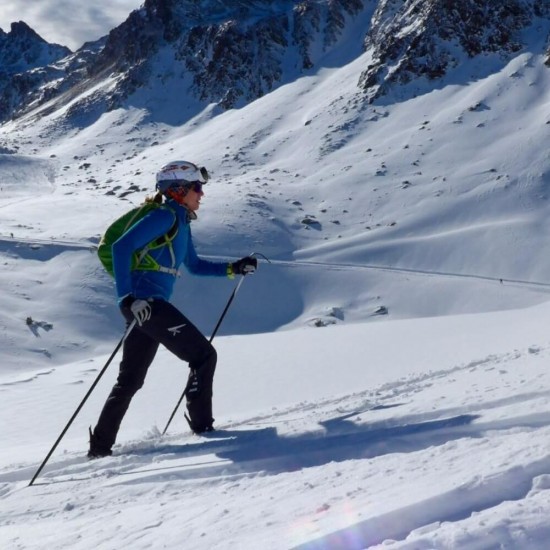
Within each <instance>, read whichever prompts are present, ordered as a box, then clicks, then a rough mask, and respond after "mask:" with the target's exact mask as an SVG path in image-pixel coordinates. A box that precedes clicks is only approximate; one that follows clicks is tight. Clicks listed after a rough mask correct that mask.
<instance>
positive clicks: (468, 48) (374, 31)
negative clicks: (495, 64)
mask: <svg viewBox="0 0 550 550" xmlns="http://www.w3.org/2000/svg"><path fill="white" fill-rule="evenodd" d="M549 16H550V4H549V3H548V2H547V0H500V1H499V2H488V1H487V0H426V1H423V2H418V1H417V0H380V2H379V5H378V8H377V10H376V13H375V15H374V16H373V20H372V26H371V29H370V30H369V32H368V34H367V37H366V39H365V49H370V50H371V51H372V52H373V62H372V63H371V65H370V66H369V67H367V69H366V70H365V71H364V72H363V73H362V74H361V77H360V80H359V85H360V87H362V88H363V89H364V90H370V91H371V93H370V99H371V100H372V99H374V98H376V97H379V96H381V95H383V94H384V93H385V92H386V91H387V89H388V88H389V86H391V85H392V84H395V83H400V84H404V83H407V82H410V81H411V80H413V79H415V78H417V77H419V76H425V77H427V78H428V79H436V78H439V77H441V76H443V75H444V74H446V72H447V70H448V69H449V68H452V67H455V66H457V65H458V64H459V63H460V58H461V56H462V54H466V55H467V56H468V57H474V56H476V55H479V54H483V53H495V52H499V53H501V54H503V55H506V54H509V53H513V52H517V51H519V50H520V49H522V48H523V43H522V40H521V35H520V31H521V30H522V29H524V28H525V27H526V26H528V25H529V24H530V23H531V22H532V21H533V20H534V18H535V17H539V18H548V17H549ZM390 67H391V69H390Z"/></svg>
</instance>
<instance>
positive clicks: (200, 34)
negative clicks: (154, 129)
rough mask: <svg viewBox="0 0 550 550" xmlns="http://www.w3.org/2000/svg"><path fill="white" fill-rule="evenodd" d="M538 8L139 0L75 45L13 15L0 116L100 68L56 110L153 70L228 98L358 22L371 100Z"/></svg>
mask: <svg viewBox="0 0 550 550" xmlns="http://www.w3.org/2000/svg"><path fill="white" fill-rule="evenodd" d="M375 8H376V9H375ZM373 12H374V15H372V17H371V14H372V13H373ZM537 18H538V19H537ZM549 18H550V3H549V2H548V0H499V1H496V0H495V1H492V0H491V1H489V0H301V1H298V2H297V1H295V0H249V1H245V0H201V1H200V2H199V1H197V0H145V3H144V5H143V7H142V8H141V9H139V10H135V11H133V12H132V13H131V14H130V15H129V17H128V19H127V20H126V21H125V22H124V23H122V24H121V25H119V26H118V27H116V28H115V29H113V30H112V31H111V32H110V33H109V34H108V36H106V37H104V38H103V39H101V40H98V41H97V42H93V43H89V44H86V45H84V46H83V47H82V48H80V49H79V50H78V51H77V52H75V53H74V54H70V52H69V51H68V50H67V48H62V47H61V46H55V45H50V44H47V43H45V42H44V41H43V40H42V39H41V38H40V37H39V36H38V35H36V33H34V31H32V30H31V29H29V28H28V27H27V26H26V25H25V24H24V23H17V24H14V26H13V27H12V32H11V33H10V34H9V35H6V34H5V33H3V32H2V31H0V62H1V64H0V122H3V121H6V120H8V119H10V118H16V117H18V116H20V115H22V114H24V113H25V112H27V111H28V110H29V109H30V108H32V107H36V106H40V105H44V104H45V102H47V101H50V103H48V109H49V110H55V109H56V108H58V107H60V106H62V105H64V104H65V103H67V101H69V100H73V99H75V98H78V96H79V94H80V93H81V92H83V91H85V90H86V89H89V88H91V87H92V86H95V85H97V84H101V82H102V81H104V80H105V79H107V78H111V77H115V79H114V80H116V84H115V85H114V86H109V87H108V91H96V92H94V94H92V95H88V96H87V97H86V99H81V100H77V101H76V102H75V103H74V104H73V105H72V106H71V109H70V110H69V111H68V113H67V115H66V116H72V117H74V118H78V117H79V116H80V115H86V116H88V115H89V113H90V112H91V111H94V112H96V113H99V112H104V111H106V110H109V109H113V108H116V107H119V106H123V105H124V104H125V103H126V102H127V101H128V99H129V98H131V97H132V94H134V93H135V92H136V91H137V90H140V89H147V88H148V87H153V86H155V85H156V84H157V81H159V79H160V81H161V82H167V81H170V80H171V81H173V82H175V83H176V85H177V86H182V87H183V86H185V87H186V89H185V90H183V89H182V95H185V94H188V93H189V92H191V94H192V95H194V96H195V97H196V98H197V99H198V100H200V101H204V102H205V103H215V104H217V105H219V106H221V107H222V108H225V109H228V108H232V107H236V106H239V105H243V104H246V103H247V102H250V101H253V100H254V99H257V98H259V97H261V96H262V95H264V94H267V93H269V92H270V91H272V90H273V89H274V88H276V87H277V86H280V85H281V84H283V83H285V82H289V81H292V80H294V79H296V78H298V77H299V76H300V75H301V74H303V72H304V71H308V70H310V69H313V68H316V67H318V66H319V64H320V63H321V62H322V59H323V56H324V55H326V54H327V53H329V52H331V51H336V50H338V48H339V47H340V48H341V40H342V39H343V37H344V36H345V34H346V31H347V27H348V26H349V25H350V23H354V24H355V23H357V22H359V24H360V25H362V24H363V22H364V26H365V28H364V35H363V37H366V38H364V44H363V46H364V49H365V50H368V51H369V52H370V53H371V54H372V56H371V62H370V65H369V66H367V67H366V68H365V70H364V71H363V72H362V74H361V76H360V78H359V89H362V90H364V91H365V92H366V94H365V96H366V100H367V101H372V100H374V99H375V98H377V97H380V96H382V95H384V94H385V93H387V92H388V91H389V90H390V88H391V87H393V86H396V85H400V84H406V83H408V82H411V81H412V80H415V79H418V78H419V77H425V78H427V79H431V80H434V79H438V78H440V77H442V76H443V75H445V74H446V73H447V72H448V71H449V70H450V69H452V68H453V67H455V66H457V65H458V64H460V63H461V62H462V61H463V60H464V59H465V58H468V57H474V56H478V55H480V54H488V53H497V55H502V56H509V55H510V54H512V53H514V52H517V51H519V50H520V49H521V48H523V47H524V43H523V37H522V32H521V31H522V30H523V29H525V28H526V27H527V26H529V25H531V24H532V23H533V22H535V21H539V22H540V23H541V25H546V27H548V19H549ZM363 37H361V39H362V38H363ZM547 48H548V51H547V52H546V60H547V61H546V63H547V64H548V65H550V47H548V46H547ZM106 89H107V88H106ZM52 99H53V100H55V101H51V100H52ZM174 108H175V109H177V106H175V107H174ZM84 118H85V117H84Z"/></svg>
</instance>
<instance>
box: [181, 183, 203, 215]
mask: <svg viewBox="0 0 550 550" xmlns="http://www.w3.org/2000/svg"><path fill="white" fill-rule="evenodd" d="M186 187H187V186H186ZM203 195H204V191H203V190H202V185H201V184H200V182H195V183H193V184H192V185H190V186H188V187H187V188H186V193H185V195H184V196H180V197H177V198H176V200H177V202H179V203H180V204H181V205H183V206H185V207H186V208H187V209H188V210H191V212H195V211H196V210H198V209H199V206H200V202H201V199H202V196H203Z"/></svg>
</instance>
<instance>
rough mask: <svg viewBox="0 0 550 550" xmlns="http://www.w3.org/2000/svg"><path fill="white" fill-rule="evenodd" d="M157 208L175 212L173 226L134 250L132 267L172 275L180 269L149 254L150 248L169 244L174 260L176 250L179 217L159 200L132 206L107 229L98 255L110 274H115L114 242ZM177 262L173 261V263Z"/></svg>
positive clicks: (98, 249) (100, 243)
mask: <svg viewBox="0 0 550 550" xmlns="http://www.w3.org/2000/svg"><path fill="white" fill-rule="evenodd" d="M157 208H165V209H168V210H169V211H170V212H172V214H174V223H173V225H172V227H171V228H170V229H169V230H168V233H166V234H165V235H163V236H162V237H158V238H157V239H155V240H153V241H151V242H150V243H149V244H148V245H147V246H146V247H145V248H143V249H142V250H139V251H136V252H134V256H133V258H132V267H131V269H132V270H134V269H139V270H147V271H162V272H164V273H170V274H171V275H174V276H176V275H177V274H178V270H177V269H175V268H174V265H172V267H165V266H161V265H159V264H158V262H157V261H156V260H155V259H154V258H153V257H152V256H151V255H150V254H149V251H150V250H154V249H155V248H159V247H161V246H166V245H168V246H169V247H170V254H171V256H172V260H174V252H173V249H172V241H173V240H174V238H175V237H176V235H177V233H178V219H177V216H176V213H175V212H174V210H173V209H172V208H170V207H169V206H166V205H164V204H159V203H158V202H146V203H144V204H142V205H141V206H137V207H136V208H132V210H130V211H129V212H126V214H124V215H122V216H121V217H120V218H118V219H117V220H115V221H114V222H113V223H112V224H111V225H110V226H109V227H108V228H107V230H106V231H105V234H104V235H103V237H101V241H100V242H99V246H98V248H97V255H98V256H99V261H100V262H101V263H102V264H103V267H104V268H105V269H106V271H107V273H109V275H112V276H113V275H114V273H113V243H115V242H116V241H117V240H118V239H119V238H120V237H121V236H122V235H124V233H126V231H128V230H129V229H130V228H131V227H132V226H133V225H134V224H136V223H137V222H138V221H139V220H141V218H143V217H144V216H145V215H146V214H148V213H149V212H151V211H152V210H156V209H157ZM174 263H175V262H174V261H173V262H172V264H174Z"/></svg>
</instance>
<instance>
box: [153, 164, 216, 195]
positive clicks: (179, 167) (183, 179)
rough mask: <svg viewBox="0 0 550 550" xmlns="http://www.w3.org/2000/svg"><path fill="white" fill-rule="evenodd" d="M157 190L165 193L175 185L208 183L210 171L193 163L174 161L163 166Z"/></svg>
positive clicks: (158, 173)
mask: <svg viewBox="0 0 550 550" xmlns="http://www.w3.org/2000/svg"><path fill="white" fill-rule="evenodd" d="M156 179H157V189H158V190H159V191H160V192H161V193H164V192H165V191H167V190H168V189H170V187H172V186H173V185H177V186H180V185H185V184H186V183H194V182H197V181H198V182H200V183H206V182H207V181H208V179H209V175H208V170H207V169H206V168H205V167H204V166H201V167H200V168H199V167H198V166H197V165H196V164H193V163H192V162H187V161H186V160H174V161H173V162H169V163H168V164H166V165H165V166H163V167H162V168H161V169H160V171H159V172H157V176H156Z"/></svg>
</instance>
